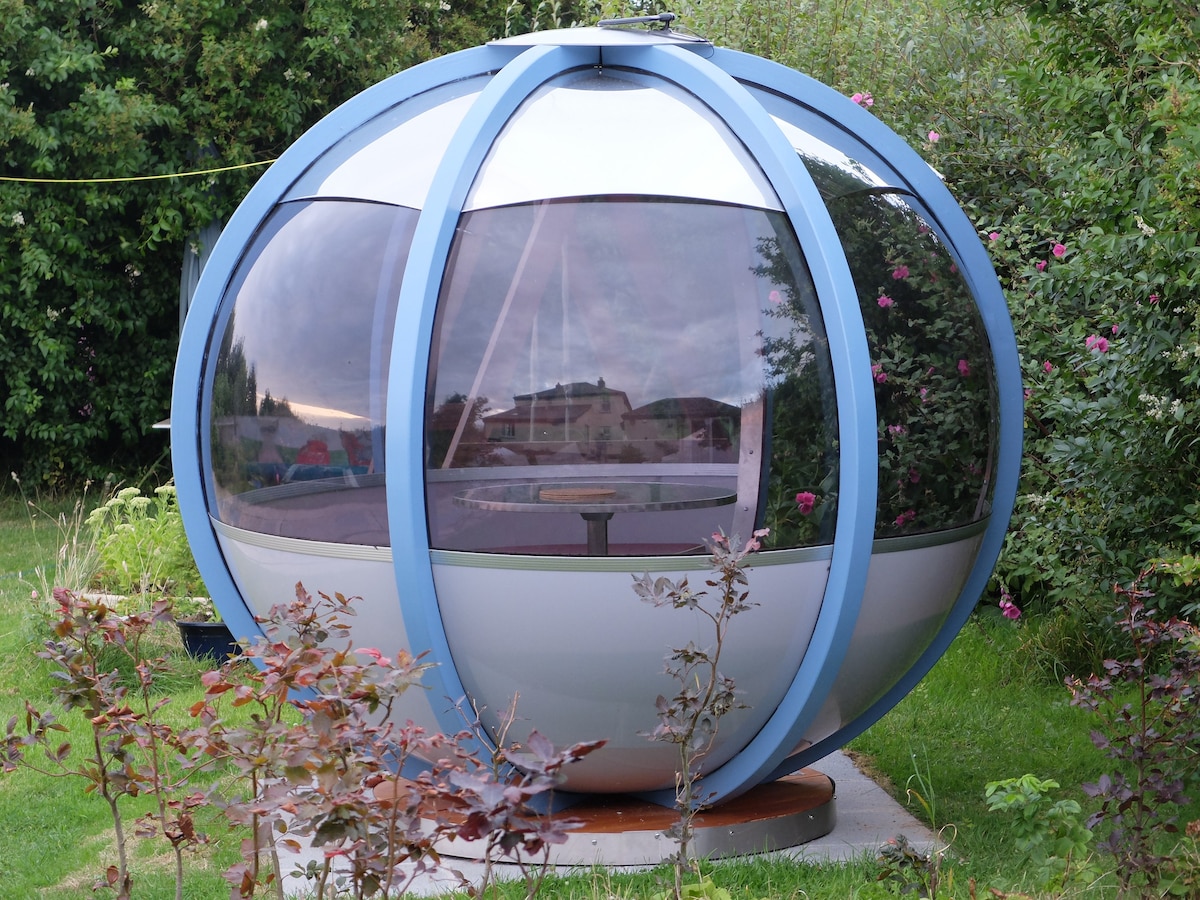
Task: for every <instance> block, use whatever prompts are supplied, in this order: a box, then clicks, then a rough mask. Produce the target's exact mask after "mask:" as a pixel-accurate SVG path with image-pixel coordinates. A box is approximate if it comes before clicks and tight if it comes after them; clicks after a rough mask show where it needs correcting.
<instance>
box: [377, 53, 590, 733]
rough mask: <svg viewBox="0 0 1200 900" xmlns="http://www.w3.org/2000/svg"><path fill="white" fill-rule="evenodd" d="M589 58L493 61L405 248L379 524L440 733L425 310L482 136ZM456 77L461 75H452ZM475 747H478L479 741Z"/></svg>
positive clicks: (450, 711) (456, 693)
mask: <svg viewBox="0 0 1200 900" xmlns="http://www.w3.org/2000/svg"><path fill="white" fill-rule="evenodd" d="M598 63H599V51H598V49H597V48H595V47H554V46H537V47H532V48H530V49H527V50H526V51H525V52H524V53H521V54H520V55H519V56H517V57H516V58H515V59H514V60H512V62H510V63H509V64H508V65H506V66H505V67H504V68H503V69H501V70H500V71H499V72H498V73H497V74H496V75H495V76H494V77H493V78H492V80H491V81H490V82H489V83H488V85H487V87H485V88H484V89H483V91H482V92H481V93H480V95H479V97H478V98H477V99H476V100H475V102H474V103H473V104H472V106H471V109H470V110H469V111H468V113H467V115H466V116H465V117H464V119H463V121H462V123H461V124H460V126H459V128H458V130H457V131H456V132H455V134H454V137H453V138H451V140H450V144H449V146H448V147H447V148H446V153H445V156H444V157H443V158H442V161H441V163H440V164H439V165H438V169H437V172H436V174H435V175H434V178H433V182H432V184H431V185H430V188H429V194H428V197H427V200H426V203H425V208H424V209H423V210H422V212H421V217H420V219H419V220H418V221H417V228H416V231H415V233H414V234H413V240H412V245H411V247H410V249H409V256H408V264H407V266H406V268H405V271H404V278H403V282H402V284H401V288H400V299H399V303H398V305H397V310H396V323H395V328H394V333H393V338H392V355H391V366H390V370H389V384H388V398H387V421H388V428H389V431H390V432H391V437H389V439H388V440H387V441H386V450H385V453H386V460H387V470H388V471H389V472H390V473H393V477H390V478H389V479H388V481H387V509H388V526H389V530H390V531H391V535H392V548H393V550H392V562H393V566H394V568H395V572H396V584H397V586H398V587H399V589H400V590H402V591H407V592H409V597H410V599H409V601H408V602H402V603H401V605H400V606H401V612H402V614H403V616H404V624H405V628H406V630H407V632H408V637H409V641H410V643H411V644H412V645H413V646H416V647H422V648H424V649H426V650H428V651H429V655H430V659H431V661H432V662H434V663H436V666H434V667H433V668H432V669H430V670H429V673H428V674H427V675H426V677H425V682H426V684H427V685H428V687H429V689H430V690H431V691H432V692H433V693H434V694H435V695H439V696H441V697H444V698H446V706H445V707H442V706H441V705H439V704H438V703H437V702H436V701H435V702H434V703H433V710H434V713H435V715H436V716H437V718H438V722H439V724H440V725H441V726H442V728H443V730H444V731H446V733H448V734H453V733H455V732H457V731H459V730H461V727H462V719H461V717H460V716H459V714H458V713H457V711H456V710H455V709H454V707H453V704H454V703H456V702H457V701H458V700H459V699H460V698H462V697H464V696H465V694H466V690H465V689H464V688H463V685H462V681H461V679H460V678H459V675H458V671H457V669H456V668H455V665H454V659H453V657H452V656H451V653H450V645H449V642H448V640H447V638H446V630H445V626H444V624H443V622H442V617H441V610H440V609H439V607H438V601H437V593H436V591H435V590H434V583H433V569H432V565H431V563H430V559H429V552H428V547H429V528H428V522H427V517H426V511H425V493H424V487H425V471H424V452H425V423H424V410H425V376H426V371H427V369H428V366H429V354H430V345H431V342H432V339H433V318H434V312H435V309H436V306H437V299H438V293H439V291H440V289H441V284H442V274H443V272H444V271H445V267H446V260H447V257H448V256H449V253H450V246H451V244H452V242H453V238H454V229H455V227H456V226H457V224H458V220H459V216H460V214H461V212H462V207H463V203H464V202H465V201H466V197H467V192H468V191H469V190H470V188H471V184H472V182H473V181H474V179H475V175H476V174H477V173H478V171H479V168H480V166H481V165H482V164H483V160H484V157H485V156H486V155H487V152H488V150H489V149H490V148H491V145H492V142H493V141H494V140H495V139H496V136H497V135H498V134H499V133H500V130H501V129H502V128H503V127H504V125H505V123H506V122H507V121H508V119H509V117H510V116H511V115H512V114H513V112H514V111H515V110H516V108H517V106H518V105H520V103H521V102H522V101H523V100H524V99H525V98H526V97H527V96H528V95H529V94H530V93H532V92H533V91H534V90H535V89H536V88H537V87H539V86H540V85H541V84H542V83H543V82H545V81H546V80H548V79H550V78H553V77H554V76H555V75H558V74H559V73H560V72H564V71H567V70H570V69H575V68H579V67H582V66H588V65H596V64H598ZM458 77H464V76H463V74H462V73H460V74H459V76H458ZM480 749H482V748H480Z"/></svg>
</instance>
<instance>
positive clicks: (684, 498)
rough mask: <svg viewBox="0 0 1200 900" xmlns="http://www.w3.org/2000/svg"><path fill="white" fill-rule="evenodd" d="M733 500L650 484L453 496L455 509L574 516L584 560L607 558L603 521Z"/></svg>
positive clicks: (548, 486)
mask: <svg viewBox="0 0 1200 900" xmlns="http://www.w3.org/2000/svg"><path fill="white" fill-rule="evenodd" d="M736 499H737V494H736V493H734V492H732V491H729V490H727V489H726V488H723V487H717V486H715V485H709V484H689V483H682V482H653V481H599V482H547V483H539V482H533V483H524V484H491V485H485V486H483V487H474V488H468V489H467V490H464V491H459V492H458V493H457V494H455V495H454V502H455V503H457V504H459V505H460V506H469V507H473V508H475V509H488V510H492V511H495V512H523V513H561V512H573V513H579V515H580V516H582V517H583V520H584V521H585V522H586V523H587V552H588V556H607V555H608V521H609V519H611V518H612V517H613V516H614V515H615V514H616V513H630V512H663V511H666V510H677V509H700V508H703V507H706V506H724V505H725V504H727V503H733V501H734V500H736Z"/></svg>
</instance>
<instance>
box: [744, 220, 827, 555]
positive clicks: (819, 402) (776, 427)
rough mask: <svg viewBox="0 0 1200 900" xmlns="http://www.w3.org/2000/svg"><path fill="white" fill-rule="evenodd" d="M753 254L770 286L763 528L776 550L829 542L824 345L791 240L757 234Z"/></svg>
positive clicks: (766, 316) (808, 284) (765, 340)
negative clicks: (766, 466)
mask: <svg viewBox="0 0 1200 900" xmlns="http://www.w3.org/2000/svg"><path fill="white" fill-rule="evenodd" d="M758 252H759V255H760V256H761V257H762V259H763V260H764V262H763V263H762V264H761V265H759V266H758V267H756V268H755V270H754V271H755V274H756V275H758V276H759V277H760V278H765V279H766V280H767V281H769V282H770V283H771V284H773V285H776V288H775V289H774V290H771V291H770V293H769V294H768V299H769V300H770V304H769V305H768V306H767V308H766V309H764V310H763V315H764V320H763V321H764V327H763V332H762V354H763V371H764V374H765V377H766V386H765V387H766V390H765V399H766V407H767V408H766V410H765V417H766V423H765V424H766V429H767V435H768V437H767V439H766V441H767V446H766V448H765V449H766V450H767V453H766V456H767V464H768V466H769V468H768V471H767V491H766V501H765V508H764V509H763V517H762V518H763V525H764V526H765V527H767V528H770V529H771V546H772V547H774V548H785V547H798V546H804V545H806V544H816V543H827V542H829V541H831V540H832V539H833V524H834V519H835V512H836V509H837V443H836V442H837V419H836V407H835V406H834V396H833V375H832V372H831V366H830V361H829V344H828V341H827V340H826V338H825V330H824V325H823V323H822V320H821V315H820V312H819V309H818V307H817V304H816V294H815V292H814V290H813V287H812V282H811V280H810V279H809V276H808V272H807V268H806V267H805V265H804V261H803V259H802V258H801V256H800V252H799V249H798V248H797V247H796V246H795V243H794V239H792V240H786V239H785V240H780V239H779V238H777V237H769V238H761V239H760V240H759V241H758ZM810 495H811V498H812V499H811V501H810V500H809V496H810ZM798 496H799V497H800V498H801V500H798V499H797V497H798ZM802 501H803V502H802Z"/></svg>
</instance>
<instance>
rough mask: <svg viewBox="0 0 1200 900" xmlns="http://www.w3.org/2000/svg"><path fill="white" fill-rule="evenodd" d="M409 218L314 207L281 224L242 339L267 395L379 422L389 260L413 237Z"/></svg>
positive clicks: (252, 294) (246, 297) (239, 310)
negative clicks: (376, 402) (407, 231)
mask: <svg viewBox="0 0 1200 900" xmlns="http://www.w3.org/2000/svg"><path fill="white" fill-rule="evenodd" d="M289 212H290V210H289ZM404 213H405V211H398V210H396V209H393V208H389V207H384V206H368V205H365V204H355V205H347V204H337V203H314V204H311V205H308V206H307V207H305V208H304V209H303V210H301V211H299V212H298V213H297V214H295V215H292V216H291V218H290V219H289V220H287V221H286V222H285V223H284V224H283V225H282V227H280V228H279V231H278V233H277V234H276V235H275V236H274V238H273V239H272V240H271V242H270V244H269V245H268V246H267V247H266V248H265V249H264V251H263V252H262V253H261V255H260V256H259V257H258V258H257V259H256V260H254V261H253V266H252V268H251V270H250V271H249V273H248V274H247V276H246V279H245V281H244V283H243V284H242V285H241V288H240V290H239V291H238V295H237V306H236V329H237V334H236V337H237V338H238V339H242V340H244V349H245V353H246V359H247V362H248V364H249V365H250V366H252V367H253V368H254V370H255V373H256V375H257V384H258V390H259V391H260V393H262V394H266V393H268V392H269V393H270V394H271V396H272V397H274V398H275V399H277V400H285V399H286V400H287V401H288V402H289V404H290V405H291V406H292V407H293V409H296V410H297V411H299V410H301V409H303V408H310V409H313V410H321V411H333V413H336V416H337V417H343V416H344V417H351V418H353V419H355V420H366V419H370V418H372V409H371V399H370V397H371V392H372V390H373V389H374V388H375V386H377V385H380V384H381V383H382V376H383V374H384V373H383V371H382V369H381V367H382V366H383V365H385V364H386V359H384V357H383V354H382V353H381V352H380V348H379V341H380V340H381V339H386V338H387V337H388V336H384V335H381V334H379V333H378V332H377V331H376V326H377V325H379V324H380V322H379V320H380V317H381V309H380V307H381V304H385V303H387V302H388V297H387V286H388V282H389V281H390V279H391V276H392V272H391V271H390V269H389V266H388V259H387V257H386V255H385V254H386V253H387V251H388V249H389V245H394V244H395V243H396V242H397V240H400V241H403V240H405V239H406V238H404V236H403V235H402V234H401V233H400V232H401V231H402V229H401V228H398V227H397V225H398V224H399V223H401V221H402V217H403V215H404ZM392 264H393V265H395V261H394V260H393V261H392ZM374 412H375V413H376V414H378V412H379V411H378V410H375V411H374ZM320 415H321V417H322V418H325V419H328V418H329V417H330V415H331V413H329V412H321V413H320ZM358 424H360V425H361V424H362V422H361V421H359V422H358Z"/></svg>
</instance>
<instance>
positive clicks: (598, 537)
mask: <svg viewBox="0 0 1200 900" xmlns="http://www.w3.org/2000/svg"><path fill="white" fill-rule="evenodd" d="M580 515H581V516H583V520H584V521H585V522H587V546H588V556H608V520H609V519H611V518H612V517H613V514H612V513H580Z"/></svg>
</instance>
